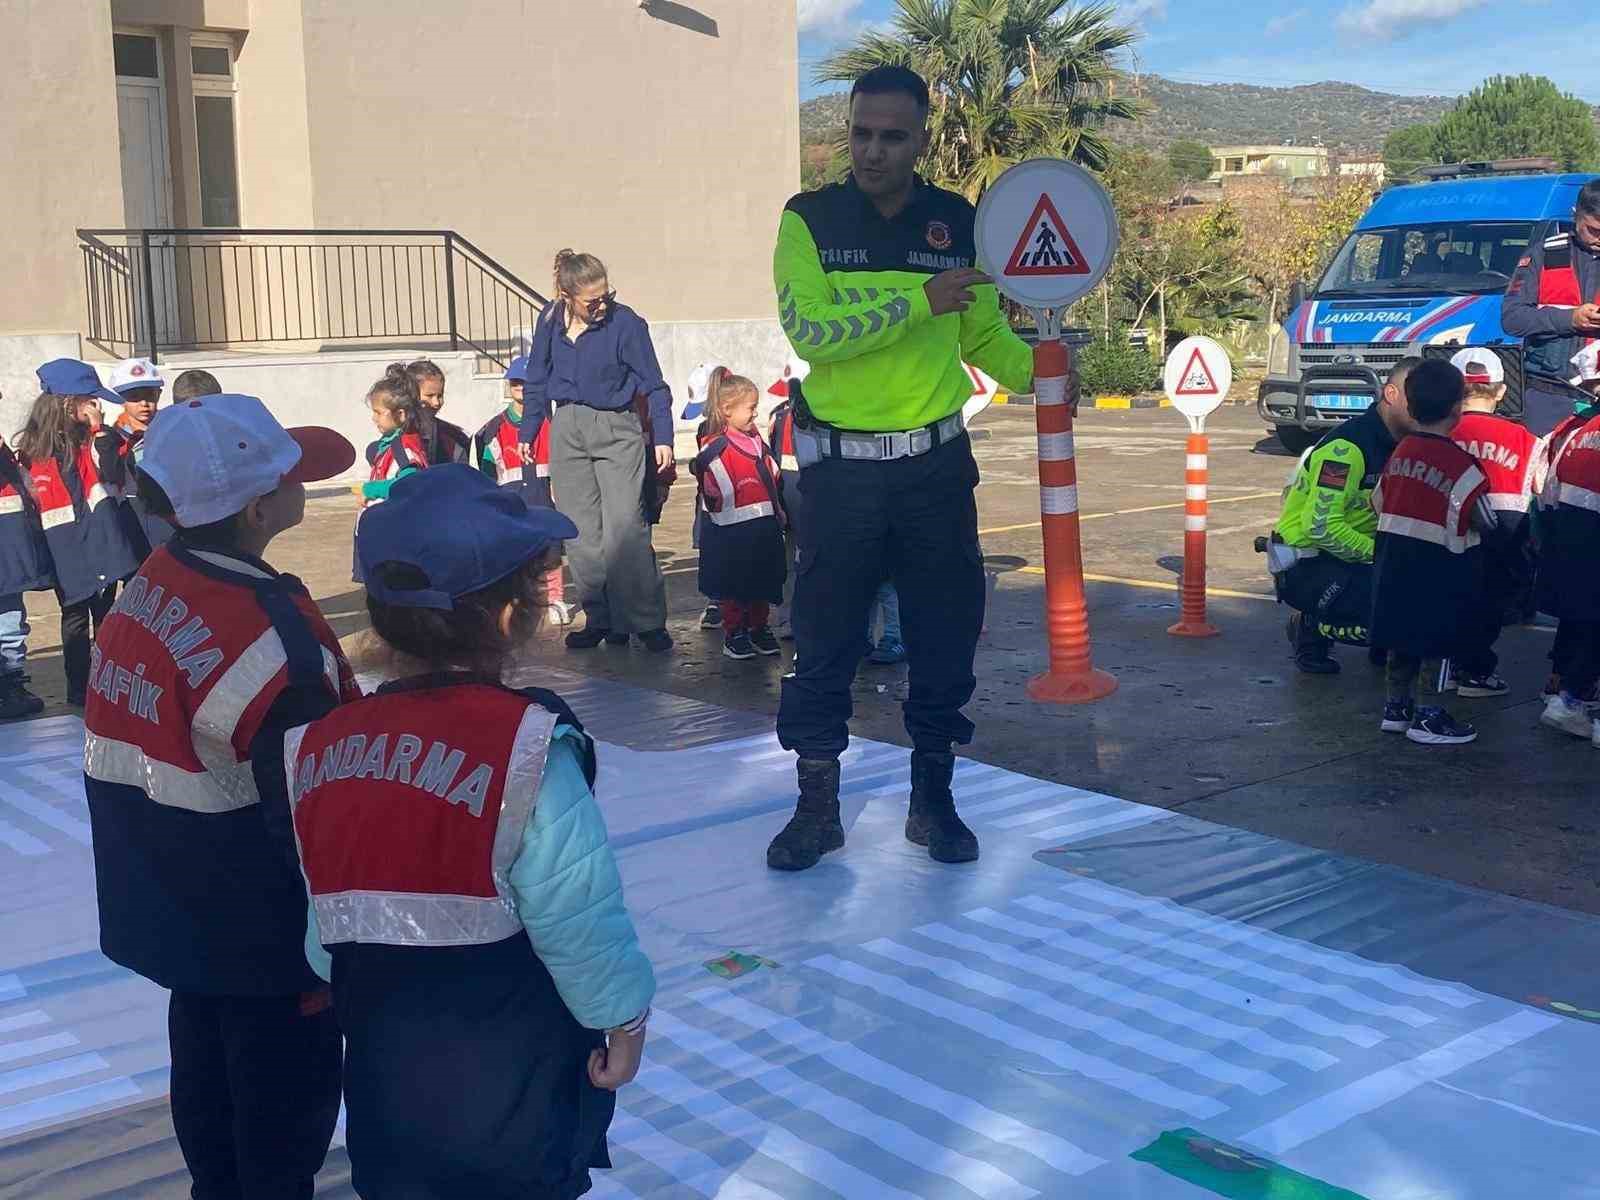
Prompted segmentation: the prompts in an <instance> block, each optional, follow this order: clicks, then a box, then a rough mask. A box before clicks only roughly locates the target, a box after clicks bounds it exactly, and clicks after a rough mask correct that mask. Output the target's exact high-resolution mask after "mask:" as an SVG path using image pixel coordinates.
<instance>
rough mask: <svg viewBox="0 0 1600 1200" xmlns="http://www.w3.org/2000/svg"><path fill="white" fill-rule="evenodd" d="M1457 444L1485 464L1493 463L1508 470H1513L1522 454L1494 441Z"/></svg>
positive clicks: (1519, 462)
mask: <svg viewBox="0 0 1600 1200" xmlns="http://www.w3.org/2000/svg"><path fill="white" fill-rule="evenodd" d="M1457 445H1459V446H1460V447H1461V448H1462V449H1463V450H1465V451H1466V452H1467V453H1468V454H1470V455H1472V457H1473V458H1475V459H1477V460H1478V461H1479V462H1481V463H1483V464H1485V465H1488V464H1490V463H1495V464H1498V465H1499V466H1502V467H1504V468H1505V469H1506V470H1508V471H1515V470H1516V469H1517V467H1518V466H1519V465H1520V464H1521V462H1522V455H1520V454H1518V453H1517V452H1516V451H1515V450H1513V449H1512V448H1511V447H1510V446H1501V445H1498V444H1497V443H1495V442H1458V443H1457Z"/></svg>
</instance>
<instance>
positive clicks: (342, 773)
mask: <svg viewBox="0 0 1600 1200" xmlns="http://www.w3.org/2000/svg"><path fill="white" fill-rule="evenodd" d="M422 745H423V743H422V739H421V738H419V737H417V736H416V735H415V734H411V733H402V734H398V735H396V737H395V739H394V745H393V747H392V748H391V746H390V743H389V735H388V734H387V733H380V734H379V735H378V736H377V737H375V738H373V739H372V741H371V744H370V745H369V744H368V741H367V735H366V734H364V733H352V734H349V735H347V736H345V737H342V738H340V739H339V740H338V741H337V742H334V743H333V744H332V745H330V746H327V747H326V748H324V749H323V751H322V754H321V756H320V760H319V756H318V755H317V754H316V753H315V752H313V753H311V754H306V755H303V756H302V757H301V758H300V760H299V761H298V762H297V763H296V764H295V771H294V802H295V803H296V804H299V803H300V801H301V800H303V799H305V797H306V794H307V793H308V792H311V791H314V790H315V789H317V788H318V787H321V786H322V785H323V784H324V783H328V782H330V781H331V780H342V779H382V780H385V781H387V782H390V783H403V784H408V785H410V786H411V787H414V788H418V789H420V790H421V791H424V792H431V793H433V794H434V795H435V796H438V797H439V798H440V799H441V800H445V801H447V802H448V803H450V804H460V805H462V806H464V807H465V808H466V809H467V811H468V812H470V813H471V814H472V815H473V816H475V817H481V816H482V815H483V803H484V801H485V800H486V799H487V798H488V795H489V787H490V785H491V784H492V783H493V782H494V769H493V768H492V767H491V766H489V764H488V763H479V764H478V765H477V766H475V767H473V768H472V770H471V771H469V772H468V773H467V774H466V775H465V776H461V768H462V767H463V766H465V765H466V761H467V756H466V754H465V753H464V752H463V751H461V750H457V749H455V748H454V747H451V746H447V745H445V743H443V742H434V743H433V744H432V745H430V746H429V747H428V753H427V754H426V755H425V756H424V755H423V753H422ZM419 757H420V758H422V763H421V765H420V766H418V767H417V768H416V771H415V772H413V771H412V766H413V764H415V763H416V761H417V759H418V758H419ZM458 777H460V780H459V782H458V781H457V779H458Z"/></svg>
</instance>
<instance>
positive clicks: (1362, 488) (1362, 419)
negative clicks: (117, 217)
mask: <svg viewBox="0 0 1600 1200" xmlns="http://www.w3.org/2000/svg"><path fill="white" fill-rule="evenodd" d="M1393 452H1394V438H1393V437H1391V436H1390V434H1389V429H1388V427H1387V426H1386V425H1384V423H1383V418H1382V417H1380V416H1379V415H1378V406H1377V405H1376V404H1374V405H1373V406H1372V407H1371V408H1369V409H1367V411H1366V412H1364V413H1362V414H1361V415H1360V416H1358V417H1352V418H1351V419H1350V420H1348V421H1346V422H1345V423H1344V424H1343V425H1340V426H1338V427H1337V428H1335V429H1330V430H1329V431H1328V432H1327V433H1325V434H1324V435H1323V436H1322V440H1321V441H1320V442H1318V443H1317V444H1316V446H1314V447H1313V448H1312V449H1311V451H1310V453H1308V454H1307V455H1306V457H1305V458H1304V459H1303V460H1302V461H1301V463H1300V466H1299V468H1298V469H1297V470H1296V472H1295V475H1294V478H1293V479H1292V480H1291V481H1290V484H1289V487H1288V489H1287V490H1286V491H1285V492H1284V496H1283V511H1282V512H1281V513H1280V514H1279V517H1278V525H1277V532H1278V535H1279V536H1280V537H1282V538H1283V540H1284V542H1285V543H1287V544H1288V545H1290V546H1293V547H1295V548H1296V549H1299V550H1303V551H1307V552H1310V553H1317V552H1320V553H1323V554H1331V555H1333V556H1334V557H1335V558H1341V559H1344V560H1345V561H1346V562H1355V563H1367V562H1371V561H1372V552H1373V540H1372V538H1373V534H1374V533H1375V532H1376V530H1377V527H1378V517H1377V514H1376V513H1374V512H1373V510H1372V490H1373V488H1375V487H1376V486H1377V484H1378V479H1379V477H1380V476H1381V475H1382V474H1383V468H1384V464H1385V463H1386V462H1388V461H1389V455H1390V454H1392V453H1393Z"/></svg>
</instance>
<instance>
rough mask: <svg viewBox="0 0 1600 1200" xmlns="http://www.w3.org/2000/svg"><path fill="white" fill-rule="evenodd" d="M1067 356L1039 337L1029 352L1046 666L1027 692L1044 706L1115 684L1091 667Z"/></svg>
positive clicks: (1091, 695)
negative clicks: (1047, 640) (1041, 540)
mask: <svg viewBox="0 0 1600 1200" xmlns="http://www.w3.org/2000/svg"><path fill="white" fill-rule="evenodd" d="M1069 355H1070V352H1069V351H1068V349H1067V347H1066V345H1065V344H1064V343H1062V342H1061V341H1060V340H1059V338H1057V339H1053V340H1050V341H1040V343H1039V344H1038V345H1037V346H1036V347H1034V351H1033V375H1034V379H1033V384H1034V412H1035V414H1036V418H1037V420H1038V423H1039V513H1040V517H1041V520H1042V523H1043V527H1044V591H1045V617H1046V624H1047V627H1048V629H1049V637H1050V669H1049V670H1048V671H1046V672H1045V673H1044V674H1043V675H1036V676H1034V678H1032V679H1030V680H1029V681H1028V695H1029V697H1031V698H1032V699H1034V700H1037V701H1039V702H1040V703H1043V704H1087V703H1088V702H1089V701H1091V700H1099V699H1101V698H1102V697H1104V696H1109V695H1110V694H1111V693H1112V692H1114V691H1116V690H1117V681H1116V679H1115V678H1114V677H1113V676H1111V675H1109V674H1107V673H1106V672H1105V671H1097V670H1096V669H1095V667H1094V661H1093V656H1092V654H1091V653H1090V648H1089V604H1088V601H1087V599H1086V598H1085V597H1084V594H1083V545H1082V542H1081V540H1080V535H1079V528H1078V465H1077V463H1076V461H1074V458H1073V449H1072V405H1071V397H1070V396H1069V395H1068V394H1067V393H1068V387H1067V384H1068V382H1069V377H1070V376H1071V374H1072V360H1071V358H1070V357H1069Z"/></svg>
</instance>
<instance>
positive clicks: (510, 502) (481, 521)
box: [356, 463, 578, 611]
mask: <svg viewBox="0 0 1600 1200" xmlns="http://www.w3.org/2000/svg"><path fill="white" fill-rule="evenodd" d="M577 536H578V527H577V526H576V525H574V524H573V523H572V522H571V521H569V520H568V519H567V518H566V517H564V516H562V515H561V514H560V513H559V512H557V511H556V510H555V509H553V508H545V507H543V506H536V507H532V508H530V507H529V506H528V504H527V502H526V501H525V500H524V499H523V498H522V489H521V488H520V487H517V486H515V485H508V486H506V487H500V486H498V485H497V484H496V483H495V482H494V480H492V479H490V478H489V477H488V476H487V475H485V474H484V473H483V472H482V471H475V470H473V469H472V468H471V467H469V466H467V465H465V464H464V463H445V464H443V465H441V466H437V467H429V468H428V469H427V470H426V471H418V472H417V473H416V474H415V475H407V476H406V477H405V478H404V479H401V480H400V481H398V482H397V483H396V484H395V485H394V486H393V487H392V488H390V489H389V498H388V499H387V500H385V501H384V502H383V503H382V504H375V505H373V506H372V507H371V508H369V509H367V511H366V512H364V513H362V514H361V523H360V524H359V525H357V526H356V557H357V558H359V559H360V560H361V574H362V577H363V578H364V579H365V580H366V584H367V591H368V592H369V593H371V595H372V596H373V597H375V598H376V599H378V600H379V601H381V602H382V603H384V604H394V605H398V606H401V607H404V608H439V609H444V610H446V611H448V610H450V609H453V608H454V607H455V601H456V600H457V599H458V598H459V597H461V596H465V595H468V594H469V593H471V592H476V591H478V590H479V589H481V588H486V587H488V586H489V585H490V584H492V583H498V582H499V581H500V580H502V579H504V578H505V577H506V576H507V575H510V574H511V573H512V572H513V571H516V570H518V569H519V568H520V567H522V566H523V564H525V563H527V562H528V561H529V560H531V559H534V558H537V557H538V556H539V555H540V554H543V553H544V552H545V551H546V550H547V549H549V548H550V547H551V546H553V545H555V544H556V543H557V542H565V541H570V540H572V539H573V538H575V537H577ZM391 562H395V563H405V564H406V565H408V566H412V567H415V568H417V570H419V571H420V572H422V574H423V575H424V576H426V577H427V580H428V585H427V586H426V587H422V588H389V587H385V586H384V585H383V582H382V580H381V579H380V578H379V573H378V565H379V564H380V563H391Z"/></svg>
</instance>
